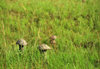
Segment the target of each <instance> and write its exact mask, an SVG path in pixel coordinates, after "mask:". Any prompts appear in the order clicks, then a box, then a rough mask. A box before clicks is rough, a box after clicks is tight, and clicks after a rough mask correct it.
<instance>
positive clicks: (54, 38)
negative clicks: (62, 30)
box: [50, 35, 57, 45]
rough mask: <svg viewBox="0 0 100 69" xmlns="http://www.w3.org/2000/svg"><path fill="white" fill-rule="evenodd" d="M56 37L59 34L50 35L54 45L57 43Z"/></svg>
mask: <svg viewBox="0 0 100 69" xmlns="http://www.w3.org/2000/svg"><path fill="white" fill-rule="evenodd" d="M56 39H57V36H55V35H52V36H51V37H50V43H51V44H52V45H55V44H56Z"/></svg>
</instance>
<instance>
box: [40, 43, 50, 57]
mask: <svg viewBox="0 0 100 69" xmlns="http://www.w3.org/2000/svg"><path fill="white" fill-rule="evenodd" d="M39 50H40V52H41V54H42V53H43V55H44V58H45V59H47V50H51V48H50V47H49V46H48V45H47V44H41V45H39Z"/></svg>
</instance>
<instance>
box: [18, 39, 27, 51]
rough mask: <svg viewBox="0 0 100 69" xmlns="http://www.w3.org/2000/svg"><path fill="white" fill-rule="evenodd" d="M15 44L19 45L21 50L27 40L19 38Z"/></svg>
mask: <svg viewBox="0 0 100 69" xmlns="http://www.w3.org/2000/svg"><path fill="white" fill-rule="evenodd" d="M16 44H17V45H19V50H20V51H22V50H23V49H24V46H26V45H27V42H26V41H25V40H24V39H19V40H18V41H17V42H16Z"/></svg>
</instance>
